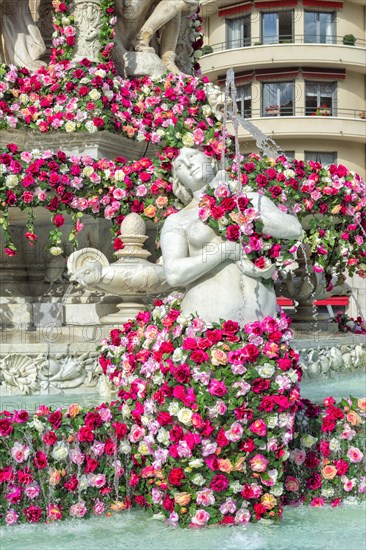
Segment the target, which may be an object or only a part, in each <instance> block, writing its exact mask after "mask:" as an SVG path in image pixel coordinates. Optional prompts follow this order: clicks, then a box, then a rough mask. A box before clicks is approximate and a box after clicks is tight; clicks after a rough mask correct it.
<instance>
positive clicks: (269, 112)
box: [266, 105, 280, 116]
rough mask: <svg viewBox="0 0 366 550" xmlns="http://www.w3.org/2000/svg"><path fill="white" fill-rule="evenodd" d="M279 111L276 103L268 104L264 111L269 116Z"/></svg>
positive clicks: (275, 114)
mask: <svg viewBox="0 0 366 550" xmlns="http://www.w3.org/2000/svg"><path fill="white" fill-rule="evenodd" d="M279 112H280V108H279V106H278V105H269V107H266V113H267V115H269V116H277V115H278V114H279Z"/></svg>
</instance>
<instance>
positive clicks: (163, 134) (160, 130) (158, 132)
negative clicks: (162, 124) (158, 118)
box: [156, 128, 165, 137]
mask: <svg viewBox="0 0 366 550" xmlns="http://www.w3.org/2000/svg"><path fill="white" fill-rule="evenodd" d="M156 133H157V134H158V136H160V137H163V136H165V130H163V128H158V129H157V130H156Z"/></svg>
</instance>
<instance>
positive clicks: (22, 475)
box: [17, 468, 33, 485]
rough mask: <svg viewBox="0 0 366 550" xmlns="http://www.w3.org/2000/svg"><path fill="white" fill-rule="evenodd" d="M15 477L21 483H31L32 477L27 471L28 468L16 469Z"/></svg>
mask: <svg viewBox="0 0 366 550" xmlns="http://www.w3.org/2000/svg"><path fill="white" fill-rule="evenodd" d="M17 477H18V481H19V483H21V484H22V485H29V483H32V481H33V477H32V475H31V474H30V473H29V468H24V470H18V471H17Z"/></svg>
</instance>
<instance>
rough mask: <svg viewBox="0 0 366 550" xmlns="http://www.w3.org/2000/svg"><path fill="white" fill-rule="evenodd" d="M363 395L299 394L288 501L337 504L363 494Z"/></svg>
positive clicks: (365, 417)
mask: <svg viewBox="0 0 366 550" xmlns="http://www.w3.org/2000/svg"><path fill="white" fill-rule="evenodd" d="M365 420H366V398H362V399H355V398H352V397H350V398H347V399H342V400H341V401H340V402H339V403H336V402H335V400H334V399H333V398H332V397H327V398H326V399H324V402H323V404H322V405H315V404H313V403H310V402H309V401H307V400H303V410H302V411H301V413H298V416H297V419H296V426H295V430H296V433H295V438H294V440H293V442H292V450H291V452H290V458H289V461H288V463H287V472H286V479H285V487H286V501H287V502H293V501H301V502H305V503H310V504H311V506H323V505H324V504H326V503H329V504H331V505H332V506H333V507H335V506H338V505H339V504H340V503H341V501H343V500H345V499H351V500H357V501H359V500H365V495H366V471H365V459H366V454H365V451H366V449H365V446H366V445H365V435H366V433H365V425H366V422H365Z"/></svg>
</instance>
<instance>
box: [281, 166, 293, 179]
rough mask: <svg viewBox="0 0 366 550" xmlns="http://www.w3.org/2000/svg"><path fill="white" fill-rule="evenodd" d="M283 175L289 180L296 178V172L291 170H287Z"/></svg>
mask: <svg viewBox="0 0 366 550" xmlns="http://www.w3.org/2000/svg"><path fill="white" fill-rule="evenodd" d="M283 174H284V175H285V176H286V178H287V179H289V178H293V177H294V175H295V172H294V171H293V170H291V169H290V168H288V169H287V170H284V171H283Z"/></svg>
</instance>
